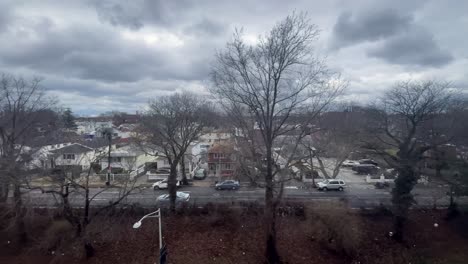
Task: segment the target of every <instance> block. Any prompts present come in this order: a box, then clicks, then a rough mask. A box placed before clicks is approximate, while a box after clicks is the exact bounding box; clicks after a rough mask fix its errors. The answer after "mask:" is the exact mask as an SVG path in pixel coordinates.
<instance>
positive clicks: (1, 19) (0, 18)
mask: <svg viewBox="0 0 468 264" xmlns="http://www.w3.org/2000/svg"><path fill="white" fill-rule="evenodd" d="M11 6H12V4H11V2H10V1H6V2H1V3H0V33H2V32H3V31H4V30H6V28H7V27H8V24H10V20H11V19H12V18H13V15H12V14H11V12H12V7H11Z"/></svg>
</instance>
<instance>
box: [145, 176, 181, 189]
mask: <svg viewBox="0 0 468 264" xmlns="http://www.w3.org/2000/svg"><path fill="white" fill-rule="evenodd" d="M179 186H180V181H177V183H176V187H179ZM152 187H153V189H154V190H156V189H159V190H162V189H167V179H166V180H162V181H157V182H155V183H153V185H152Z"/></svg>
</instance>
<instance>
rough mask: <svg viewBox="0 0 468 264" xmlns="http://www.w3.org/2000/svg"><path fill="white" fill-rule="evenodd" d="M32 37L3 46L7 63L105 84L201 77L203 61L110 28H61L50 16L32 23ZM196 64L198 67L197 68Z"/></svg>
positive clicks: (3, 58) (30, 33)
mask: <svg viewBox="0 0 468 264" xmlns="http://www.w3.org/2000/svg"><path fill="white" fill-rule="evenodd" d="M24 34H25V35H26V36H27V35H28V34H29V35H35V36H34V37H31V40H28V39H26V40H18V41H16V42H15V43H10V44H9V45H5V46H4V47H3V48H2V49H1V50H0V55H1V57H2V63H3V64H8V65H10V66H18V67H27V68H29V69H32V70H38V71H42V72H45V73H53V74H59V73H60V74H63V75H65V76H70V77H78V78H83V79H93V80H100V81H106V82H117V81H126V82H132V81H137V80H140V79H143V78H145V77H149V78H155V79H159V78H162V79H183V80H193V79H200V78H203V76H200V74H206V71H204V68H205V67H203V65H199V63H200V62H197V61H195V62H193V61H190V60H182V59H178V58H174V57H173V55H172V54H171V53H170V52H167V51H164V50H161V49H153V48H149V47H147V46H145V45H144V44H142V43H129V42H126V41H124V40H123V39H121V38H120V37H119V36H116V35H115V34H113V32H111V31H106V30H100V31H93V30H88V29H82V28H78V27H72V28H67V29H65V30H62V29H58V28H57V27H55V26H54V24H53V23H52V22H51V21H50V20H47V19H43V20H41V21H37V22H36V23H34V25H31V32H29V33H24ZM192 67H193V68H192Z"/></svg>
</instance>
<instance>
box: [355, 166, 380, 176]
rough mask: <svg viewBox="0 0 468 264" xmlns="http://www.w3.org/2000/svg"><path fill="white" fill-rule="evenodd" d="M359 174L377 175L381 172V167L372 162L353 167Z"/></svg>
mask: <svg viewBox="0 0 468 264" xmlns="http://www.w3.org/2000/svg"><path fill="white" fill-rule="evenodd" d="M352 170H353V171H355V172H356V173H357V174H370V175H375V174H377V173H379V171H380V168H379V167H377V166H375V165H372V164H359V165H356V166H354V167H353V168H352Z"/></svg>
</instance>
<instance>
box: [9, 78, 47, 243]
mask: <svg viewBox="0 0 468 264" xmlns="http://www.w3.org/2000/svg"><path fill="white" fill-rule="evenodd" d="M40 82H41V79H39V78H34V79H32V80H27V79H25V78H22V77H15V76H13V75H7V74H3V75H1V76H0V172H1V175H0V183H1V185H2V188H0V190H1V191H2V192H3V193H1V198H2V200H5V199H6V197H7V195H8V191H9V186H12V187H13V200H14V213H15V221H16V227H17V232H18V237H19V239H20V241H23V242H24V241H25V240H26V239H27V236H26V232H25V224H24V220H23V217H24V214H25V210H24V207H23V201H22V199H21V197H22V190H21V188H22V186H23V185H24V184H25V183H26V182H27V181H28V179H29V178H28V177H27V176H28V173H27V167H26V166H25V165H26V164H27V162H28V159H29V150H30V148H29V147H28V145H30V144H33V143H34V140H35V139H36V138H37V137H38V136H40V135H43V132H44V131H47V129H48V128H49V124H51V123H52V122H53V121H54V120H44V119H43V117H44V115H42V113H43V112H45V111H48V110H50V109H51V108H52V107H53V106H54V105H55V103H54V101H53V100H51V99H50V98H48V97H47V96H46V95H45V93H44V89H43V88H42V87H41V86H40Z"/></svg>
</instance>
